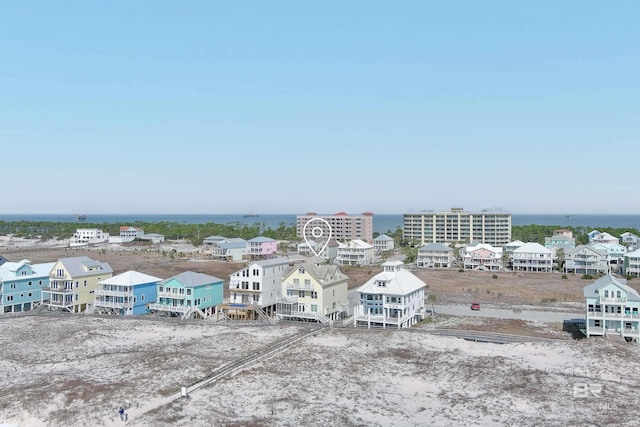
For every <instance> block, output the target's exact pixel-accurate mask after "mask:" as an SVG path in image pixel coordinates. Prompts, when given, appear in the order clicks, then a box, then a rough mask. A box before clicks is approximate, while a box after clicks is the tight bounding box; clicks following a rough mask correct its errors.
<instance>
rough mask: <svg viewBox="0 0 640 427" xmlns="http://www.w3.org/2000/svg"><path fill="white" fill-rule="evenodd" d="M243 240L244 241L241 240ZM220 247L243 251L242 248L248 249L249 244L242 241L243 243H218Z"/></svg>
mask: <svg viewBox="0 0 640 427" xmlns="http://www.w3.org/2000/svg"><path fill="white" fill-rule="evenodd" d="M240 240H242V239H240ZM218 247H219V248H220V249H242V248H246V247H247V242H246V241H244V240H242V241H241V242H238V241H231V240H223V241H222V242H218Z"/></svg>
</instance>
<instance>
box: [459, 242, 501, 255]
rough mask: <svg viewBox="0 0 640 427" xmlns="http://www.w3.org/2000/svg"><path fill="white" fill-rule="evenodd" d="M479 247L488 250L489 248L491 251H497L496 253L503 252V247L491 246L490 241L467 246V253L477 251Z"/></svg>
mask: <svg viewBox="0 0 640 427" xmlns="http://www.w3.org/2000/svg"><path fill="white" fill-rule="evenodd" d="M478 249H486V250H488V251H490V252H495V253H501V252H502V248H500V247H494V246H491V245H490V244H488V243H478V244H477V245H475V246H467V247H466V248H465V252H466V253H469V252H474V251H477V250H478Z"/></svg>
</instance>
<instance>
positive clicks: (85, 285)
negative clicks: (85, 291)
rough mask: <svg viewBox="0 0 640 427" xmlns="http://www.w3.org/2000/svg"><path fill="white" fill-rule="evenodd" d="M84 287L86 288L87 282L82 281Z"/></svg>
mask: <svg viewBox="0 0 640 427" xmlns="http://www.w3.org/2000/svg"><path fill="white" fill-rule="evenodd" d="M84 287H85V288H86V287H87V281H86V280H85V281H84Z"/></svg>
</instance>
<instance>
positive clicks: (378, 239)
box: [373, 234, 393, 242]
mask: <svg viewBox="0 0 640 427" xmlns="http://www.w3.org/2000/svg"><path fill="white" fill-rule="evenodd" d="M373 240H374V241H376V242H388V241H390V240H393V237H389V236H387V235H386V234H381V235H379V236H378V237H376V238H375V239H373Z"/></svg>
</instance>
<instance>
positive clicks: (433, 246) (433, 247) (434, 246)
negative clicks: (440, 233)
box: [418, 243, 453, 252]
mask: <svg viewBox="0 0 640 427" xmlns="http://www.w3.org/2000/svg"><path fill="white" fill-rule="evenodd" d="M442 251H447V252H452V251H453V248H451V247H449V246H447V245H443V244H442V243H429V244H428V245H424V246H423V247H421V248H420V249H418V252H442Z"/></svg>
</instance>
